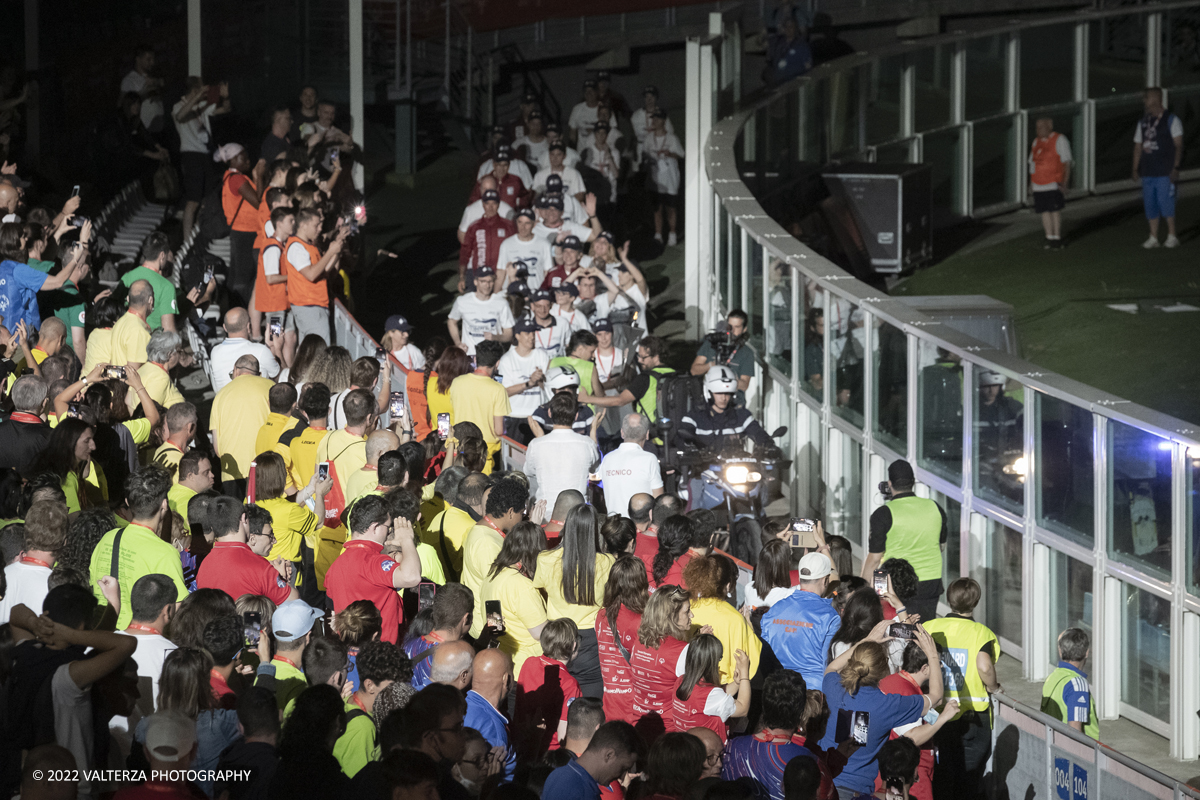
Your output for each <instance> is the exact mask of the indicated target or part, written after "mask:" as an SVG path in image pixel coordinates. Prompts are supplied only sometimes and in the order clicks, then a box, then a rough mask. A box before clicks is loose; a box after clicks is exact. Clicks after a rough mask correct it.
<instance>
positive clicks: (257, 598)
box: [234, 594, 276, 669]
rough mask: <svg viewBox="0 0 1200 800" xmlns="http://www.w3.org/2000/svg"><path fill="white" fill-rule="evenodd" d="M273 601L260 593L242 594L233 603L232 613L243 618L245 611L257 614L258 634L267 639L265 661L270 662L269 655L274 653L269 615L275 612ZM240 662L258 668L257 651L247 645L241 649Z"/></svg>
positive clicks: (273, 639) (273, 637)
mask: <svg viewBox="0 0 1200 800" xmlns="http://www.w3.org/2000/svg"><path fill="white" fill-rule="evenodd" d="M275 608H276V606H275V603H273V602H272V601H271V598H269V597H266V596H265V595H261V594H244V595H242V596H241V597H239V598H238V599H237V601H236V602H235V603H234V613H235V614H237V616H239V617H241V618H242V619H245V618H246V617H245V614H246V612H253V613H255V614H258V619H259V623H258V624H259V636H264V637H266V639H267V651H266V652H267V661H268V662H270V660H271V657H272V656H273V655H274V654H275V650H274V643H275V632H274V630H273V629H272V628H271V617H272V616H273V615H274V614H275ZM241 660H242V664H243V665H244V666H248V667H250V668H251V669H258V664H259V660H258V652H257V651H252V650H251V649H250V648H249V647H247V648H246V649H244V650H243V651H242V655H241Z"/></svg>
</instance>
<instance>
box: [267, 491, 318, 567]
mask: <svg viewBox="0 0 1200 800" xmlns="http://www.w3.org/2000/svg"><path fill="white" fill-rule="evenodd" d="M256 505H257V506H258V507H259V508H263V509H266V510H267V511H269V512H270V513H271V530H272V531H274V533H275V544H273V545H271V552H270V553H268V554H267V561H274V560H275V559H277V558H286V559H287V560H288V561H299V560H300V539H301V538H302V537H309V540H308V546H309V547H310V548H312V549H313V550H316V548H317V539H316V536H315V534H316V532H317V529H318V528H319V527H321V525H320V522H321V521H320V520H319V519H317V515H316V514H314V513H313V512H311V511H309V510H308V509H307V508H305V507H304V506H302V505H299V504H297V503H293V502H292V501H291V500H288V499H287V498H286V497H275V498H272V499H270V500H259V501H258V502H257V503H256Z"/></svg>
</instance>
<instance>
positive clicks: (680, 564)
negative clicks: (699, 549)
mask: <svg viewBox="0 0 1200 800" xmlns="http://www.w3.org/2000/svg"><path fill="white" fill-rule="evenodd" d="M695 557H696V554H695V553H693V552H692V551H691V550H688V551H687V552H686V553H684V554H683V555H681V556H680V557H679V558H677V559H675V563H674V564H672V565H671V568H670V569H668V570H667V574H666V575H664V576H663V579H662V581H661V582H659V583H657V584H654V586H655V588H657V587H659V586H682V587H683V588H684V589H686V588H687V584H686V583H684V582H683V568H684V567H686V566H687V565H688V562H689V561H691V560H692V559H693V558H695Z"/></svg>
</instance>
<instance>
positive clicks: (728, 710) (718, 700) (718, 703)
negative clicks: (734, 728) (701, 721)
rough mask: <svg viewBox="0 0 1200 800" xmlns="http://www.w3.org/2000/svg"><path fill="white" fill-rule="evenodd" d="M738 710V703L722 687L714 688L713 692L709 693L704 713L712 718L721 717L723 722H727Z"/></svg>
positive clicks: (705, 701)
mask: <svg viewBox="0 0 1200 800" xmlns="http://www.w3.org/2000/svg"><path fill="white" fill-rule="evenodd" d="M736 709H737V701H736V700H734V699H733V698H732V697H730V696H729V694H728V693H727V692H726V691H725V690H724V689H722V688H721V687H720V686H715V687H713V690H712V691H711V692H709V693H708V697H707V698H706V699H705V700H704V713H705V714H707V715H708V716H710V717H720V718H721V722H725V721H726V720H728V719H729V718H730V717H732V716H733V712H734V711H735V710H736Z"/></svg>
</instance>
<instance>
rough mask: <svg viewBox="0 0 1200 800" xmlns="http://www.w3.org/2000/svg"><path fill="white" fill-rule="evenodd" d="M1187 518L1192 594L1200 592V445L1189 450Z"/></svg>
mask: <svg viewBox="0 0 1200 800" xmlns="http://www.w3.org/2000/svg"><path fill="white" fill-rule="evenodd" d="M1187 518H1188V520H1189V522H1190V523H1191V526H1192V528H1191V536H1189V537H1188V547H1189V548H1190V549H1189V550H1188V553H1189V558H1188V563H1189V564H1190V565H1191V569H1189V570H1187V582H1188V587H1189V588H1190V589H1191V591H1192V594H1200V447H1189V448H1188V450H1187Z"/></svg>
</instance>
